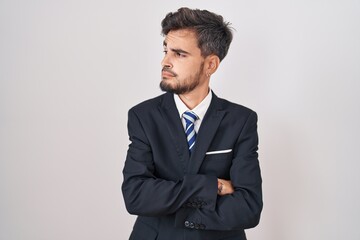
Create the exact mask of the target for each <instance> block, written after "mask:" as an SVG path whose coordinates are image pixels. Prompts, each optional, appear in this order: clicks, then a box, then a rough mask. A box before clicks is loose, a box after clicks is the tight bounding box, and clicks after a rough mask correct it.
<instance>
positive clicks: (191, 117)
mask: <svg viewBox="0 0 360 240" xmlns="http://www.w3.org/2000/svg"><path fill="white" fill-rule="evenodd" d="M183 118H184V119H185V122H186V126H185V133H186V137H187V142H188V144H189V151H190V153H191V151H192V149H193V147H194V145H195V139H196V132H195V129H194V122H195V121H196V120H197V119H198V116H197V115H196V114H195V113H194V112H192V111H186V112H184V113H183Z"/></svg>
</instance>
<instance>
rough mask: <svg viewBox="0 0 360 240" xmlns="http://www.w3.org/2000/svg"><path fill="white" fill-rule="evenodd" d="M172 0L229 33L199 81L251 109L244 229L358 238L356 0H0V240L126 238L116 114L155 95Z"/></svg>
mask: <svg viewBox="0 0 360 240" xmlns="http://www.w3.org/2000/svg"><path fill="white" fill-rule="evenodd" d="M182 6H188V7H191V8H200V9H208V10H210V11H214V12H216V13H218V14H221V15H223V16H224V18H225V19H226V20H227V21H230V22H231V23H232V26H233V28H234V29H235V31H234V41H233V43H232V45H231V47H230V51H229V54H228V56H227V57H226V58H225V59H224V61H223V62H222V64H221V66H220V68H219V69H218V71H217V73H216V74H214V75H213V77H212V79H211V87H212V89H213V90H214V91H215V93H216V94H217V95H218V96H220V97H222V98H226V99H228V100H230V101H233V102H237V103H240V104H242V105H245V106H247V107H250V108H252V109H253V110H255V111H256V112H257V113H258V115H259V123H258V127H259V136H260V145H259V154H260V163H261V169H262V175H263V192H264V210H263V214H262V219H261V222H260V224H259V226H258V227H256V228H254V229H250V230H247V235H248V238H249V239H250V240H305V239H306V240H339V239H347V240H358V239H360V231H359V222H360V219H359V215H360V207H359V202H360V199H359V197H360V187H359V182H360V177H359V173H358V172H359V170H360V163H359V162H360V161H359V160H360V157H359V147H360V144H359V136H360V128H359V124H360V97H359V90H360V47H359V45H360V1H356V0H354V1H351V0H338V1H335V0H328V1H326V0H302V1H300V0H299V1H290V0H288V1H285V0H283V1H281V0H273V1H267V0H253V1H245V0H240V1H239V0H227V1H210V0H206V1H202V0H198V1H160V0H153V1H138V0H134V1H119V0H117V1H115V0H102V1H95V0H64V1H55V0H33V1H26V0H15V1H14V0H0V239H1V240H85V239H86V240H98V239H106V240H115V239H116V240H123V239H127V238H128V236H129V233H130V231H131V229H132V225H133V222H134V220H135V217H134V216H131V215H129V214H128V213H127V212H126V209H125V207H124V202H123V198H122V194H121V191H120V186H121V183H122V168H123V165H124V160H125V156H126V151H127V147H128V143H129V140H128V136H127V128H126V124H127V111H128V109H129V108H130V107H132V106H133V105H135V104H137V103H139V102H141V101H143V100H146V99H148V98H152V97H155V96H157V95H159V94H161V91H160V89H159V87H158V85H159V81H160V69H161V68H160V61H161V59H162V56H163V53H162V41H163V37H162V36H161V34H160V31H161V28H160V22H161V20H162V19H163V18H164V16H165V15H166V14H167V13H168V12H171V11H176V10H177V9H178V8H179V7H182ZM149 204H151V203H149Z"/></svg>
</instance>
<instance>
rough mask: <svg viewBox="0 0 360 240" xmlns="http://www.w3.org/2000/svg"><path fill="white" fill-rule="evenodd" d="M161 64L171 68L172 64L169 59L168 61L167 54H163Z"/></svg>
mask: <svg viewBox="0 0 360 240" xmlns="http://www.w3.org/2000/svg"><path fill="white" fill-rule="evenodd" d="M161 66H162V67H163V68H172V64H171V61H170V57H169V54H165V56H164V58H163V60H162V61H161Z"/></svg>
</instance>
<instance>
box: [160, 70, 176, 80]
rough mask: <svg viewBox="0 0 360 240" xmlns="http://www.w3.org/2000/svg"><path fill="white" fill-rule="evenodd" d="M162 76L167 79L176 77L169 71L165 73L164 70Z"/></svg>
mask: <svg viewBox="0 0 360 240" xmlns="http://www.w3.org/2000/svg"><path fill="white" fill-rule="evenodd" d="M161 75H162V77H165V78H170V77H175V75H174V74H172V73H170V72H168V71H164V70H163V71H162V72H161Z"/></svg>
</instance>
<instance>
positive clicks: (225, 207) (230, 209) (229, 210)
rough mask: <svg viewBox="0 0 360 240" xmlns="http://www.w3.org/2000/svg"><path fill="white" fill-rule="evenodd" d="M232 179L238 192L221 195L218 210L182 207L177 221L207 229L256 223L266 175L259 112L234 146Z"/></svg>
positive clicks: (249, 225) (248, 122)
mask: <svg viewBox="0 0 360 240" xmlns="http://www.w3.org/2000/svg"><path fill="white" fill-rule="evenodd" d="M234 149H236V151H235V152H234V158H233V160H232V165H231V168H230V180H231V182H232V184H233V186H234V190H235V191H234V193H233V194H230V195H225V196H218V198H217V202H216V207H215V210H212V209H205V208H202V207H201V206H200V207H196V208H193V209H190V208H189V209H181V210H180V211H178V212H177V215H176V223H175V224H176V225H177V226H183V227H184V226H185V227H191V228H196V227H198V226H200V227H201V229H205V230H236V229H247V228H251V227H255V226H256V225H257V224H258V223H259V220H260V213H261V211H262V206H263V203H262V189H261V184H262V179H261V174H260V167H259V162H258V154H257V150H258V134H257V115H256V113H255V112H252V113H251V114H250V115H249V117H248V119H247V121H246V123H245V125H244V127H243V129H242V131H241V133H240V136H239V138H238V141H237V143H236V146H234Z"/></svg>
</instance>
